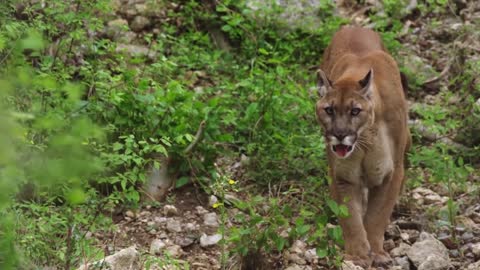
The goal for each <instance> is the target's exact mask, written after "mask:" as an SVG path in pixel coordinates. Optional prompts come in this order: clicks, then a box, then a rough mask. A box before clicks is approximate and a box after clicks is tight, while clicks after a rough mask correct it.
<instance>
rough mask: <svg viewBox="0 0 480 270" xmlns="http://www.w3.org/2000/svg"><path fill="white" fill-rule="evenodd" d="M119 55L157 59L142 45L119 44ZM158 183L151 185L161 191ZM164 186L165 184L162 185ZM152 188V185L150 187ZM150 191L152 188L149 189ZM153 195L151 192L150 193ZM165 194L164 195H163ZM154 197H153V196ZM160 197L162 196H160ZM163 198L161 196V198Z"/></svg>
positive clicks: (152, 52) (154, 54)
mask: <svg viewBox="0 0 480 270" xmlns="http://www.w3.org/2000/svg"><path fill="white" fill-rule="evenodd" d="M115 51H116V52H117V53H126V54H127V55H130V56H132V57H141V56H146V57H148V58H150V59H154V58H155V57H156V53H155V52H154V51H151V50H149V49H148V48H147V47H145V46H141V45H133V44H123V43H120V44H117V48H116V49H115ZM157 182H158V181H156V182H155V181H151V183H150V184H151V185H154V186H155V187H156V188H157V189H160V184H158V183H157ZM162 185H163V184H162ZM148 187H150V185H148ZM149 190H150V188H149ZM148 193H149V194H151V192H150V191H149V192H148ZM162 194H163V193H162ZM152 196H153V195H152ZM159 196H160V195H159ZM157 197H158V196H156V195H155V197H154V198H157ZM160 197H161V196H160Z"/></svg>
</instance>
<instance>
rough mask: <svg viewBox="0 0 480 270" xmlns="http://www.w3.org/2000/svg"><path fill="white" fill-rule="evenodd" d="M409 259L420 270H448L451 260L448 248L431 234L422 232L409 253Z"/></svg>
mask: <svg viewBox="0 0 480 270" xmlns="http://www.w3.org/2000/svg"><path fill="white" fill-rule="evenodd" d="M407 256H408V258H409V259H410V260H411V261H412V262H413V264H414V265H415V266H416V267H417V268H418V269H419V270H440V269H448V267H449V266H450V258H449V255H448V250H447V248H446V247H445V246H444V245H443V243H442V242H440V241H439V240H437V239H435V237H433V236H432V235H431V234H428V233H426V232H422V233H421V234H420V237H419V239H418V241H417V242H415V244H413V245H412V247H411V248H410V249H409V250H408V251H407Z"/></svg>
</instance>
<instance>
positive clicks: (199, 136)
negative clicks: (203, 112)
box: [183, 120, 206, 155]
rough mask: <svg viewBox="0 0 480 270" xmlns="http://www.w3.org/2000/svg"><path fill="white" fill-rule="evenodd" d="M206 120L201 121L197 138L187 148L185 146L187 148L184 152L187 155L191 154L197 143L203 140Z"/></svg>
mask: <svg viewBox="0 0 480 270" xmlns="http://www.w3.org/2000/svg"><path fill="white" fill-rule="evenodd" d="M205 124H206V122H205V120H203V121H202V122H200V125H199V126H198V130H197V134H195V138H194V139H193V141H192V142H191V143H190V144H189V145H188V146H187V148H185V150H183V154H185V155H188V154H190V153H191V152H192V151H193V149H194V148H195V147H196V146H197V144H198V143H199V142H200V141H201V140H202V138H203V131H204V129H205Z"/></svg>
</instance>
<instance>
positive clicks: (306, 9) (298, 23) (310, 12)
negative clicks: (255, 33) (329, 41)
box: [246, 0, 323, 31]
mask: <svg viewBox="0 0 480 270" xmlns="http://www.w3.org/2000/svg"><path fill="white" fill-rule="evenodd" d="M322 5H323V2H322V1H320V0H296V1H292V0H290V1H288V0H287V1H286V0H275V1H261V0H248V1H246V6H247V8H249V9H250V10H251V11H250V12H248V14H249V15H250V16H252V17H253V18H254V19H256V20H257V21H258V22H259V23H262V22H264V21H265V18H266V17H267V18H269V21H273V22H276V23H277V24H278V25H279V26H283V27H285V28H286V29H296V28H300V29H303V30H305V31H315V25H319V24H320V23H321V19H320V17H319V16H318V12H320V11H321V9H322ZM277 8H280V10H281V12H280V13H278V12H276V9H277Z"/></svg>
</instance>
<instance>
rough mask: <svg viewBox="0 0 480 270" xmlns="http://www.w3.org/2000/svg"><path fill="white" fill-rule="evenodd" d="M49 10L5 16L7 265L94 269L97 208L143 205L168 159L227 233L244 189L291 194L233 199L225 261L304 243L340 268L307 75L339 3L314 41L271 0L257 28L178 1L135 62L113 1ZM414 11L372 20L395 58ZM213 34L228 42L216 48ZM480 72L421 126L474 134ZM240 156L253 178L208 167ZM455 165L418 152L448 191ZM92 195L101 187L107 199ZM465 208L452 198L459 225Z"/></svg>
mask: <svg viewBox="0 0 480 270" xmlns="http://www.w3.org/2000/svg"><path fill="white" fill-rule="evenodd" d="M21 2H22V3H21ZM47 2H48V4H45V5H44V3H45V1H32V3H33V4H28V3H26V2H23V1H14V0H9V1H6V2H5V3H3V4H1V5H0V74H1V79H0V89H1V91H0V100H1V102H0V122H1V123H2V125H0V148H1V149H2V151H1V152H0V188H2V192H1V193H0V214H2V215H3V217H4V218H2V219H1V220H0V268H1V269H19V268H25V269H31V268H35V267H40V266H46V265H48V266H57V267H61V268H64V269H69V268H73V267H75V266H77V265H78V264H79V260H81V259H88V261H94V260H95V259H98V258H101V257H102V256H103V255H104V254H103V253H102V252H101V251H100V250H98V249H97V248H95V246H96V245H97V244H98V243H96V242H95V240H94V239H93V238H89V237H87V236H88V235H89V234H92V233H93V234H95V233H96V232H101V231H103V230H108V229H110V228H111V220H109V219H108V218H106V216H104V215H103V213H104V211H106V212H108V211H112V209H113V208H114V207H115V206H117V205H119V204H122V205H127V206H131V207H137V206H138V203H139V201H140V192H139V186H141V185H143V184H144V183H145V181H147V172H148V170H149V169H150V168H155V169H160V166H161V162H160V161H161V160H162V159H165V158H168V159H169V160H171V164H172V165H171V167H170V168H169V169H170V170H172V172H173V173H175V174H176V175H178V176H179V179H178V181H177V182H176V185H177V187H180V186H183V185H186V184H188V183H189V181H190V180H192V179H193V180H195V181H196V182H197V183H199V184H200V185H201V186H202V187H203V188H204V190H205V191H206V192H208V193H213V194H215V195H217V196H218V197H219V198H220V199H221V202H220V203H219V204H218V205H217V207H218V208H219V211H220V213H221V217H222V221H223V223H224V224H225V223H226V214H227V207H229V204H228V201H227V200H226V192H227V191H231V190H234V191H239V190H240V187H239V186H238V185H237V183H240V182H242V183H245V182H254V183H255V186H256V187H258V189H259V190H256V191H255V193H259V192H260V193H261V192H263V189H262V188H263V187H267V186H272V185H278V184H279V183H290V184H289V187H288V188H283V189H281V192H280V193H278V194H275V195H274V196H273V195H271V196H268V198H265V197H261V196H255V195H252V196H250V195H249V196H248V198H249V199H250V200H245V201H242V200H238V201H234V202H231V204H232V205H233V206H235V207H237V208H239V209H240V210H241V211H240V213H239V215H238V216H237V217H236V220H237V223H236V224H235V225H236V226H235V227H234V228H232V229H231V230H228V229H227V228H226V227H225V226H223V227H222V231H221V232H222V234H223V236H225V237H224V239H226V241H224V242H223V243H222V245H223V246H222V247H223V248H222V249H223V256H222V262H223V263H224V264H225V262H226V260H227V258H226V256H227V255H228V252H227V251H226V250H227V246H229V245H230V244H232V246H233V250H232V252H237V253H239V254H241V255H245V254H246V252H248V251H249V250H257V251H261V252H281V251H282V250H285V249H286V248H287V247H289V246H290V245H291V244H292V243H293V242H294V241H295V240H296V239H299V238H303V239H307V241H308V243H309V244H312V245H314V246H316V247H317V253H318V255H319V256H320V257H322V258H323V257H327V258H328V260H329V262H330V263H331V265H332V266H334V265H338V262H339V260H340V256H339V254H338V251H337V249H336V244H339V243H340V244H341V243H342V239H341V230H340V228H339V227H338V226H333V225H330V222H331V220H332V219H333V218H334V217H343V216H346V215H347V214H348V213H347V211H346V210H347V209H346V208H345V206H341V205H337V204H336V203H335V202H334V201H332V200H330V199H328V195H327V194H326V188H325V186H326V182H327V181H326V180H325V179H326V178H327V176H326V174H327V173H326V172H327V164H326V160H325V157H324V152H323V148H324V147H325V143H324V141H323V137H322V136H321V133H320V132H319V129H318V125H317V124H316V119H315V114H314V102H315V100H316V96H315V95H314V94H312V93H311V91H310V88H311V87H312V86H313V84H314V83H313V82H314V78H313V72H311V67H314V66H316V65H318V62H319V61H320V58H321V54H322V52H323V49H324V48H325V46H326V45H327V44H328V42H329V40H330V38H331V36H332V34H333V33H334V32H335V31H336V30H337V29H338V28H339V26H340V25H342V24H344V23H346V22H347V21H346V20H345V19H341V18H338V17H336V16H335V15H334V14H335V12H334V5H333V3H332V2H331V1H322V3H323V8H322V9H321V10H320V11H319V14H318V15H319V16H318V17H319V20H320V22H319V25H318V26H317V27H316V28H315V29H313V30H312V29H309V30H306V29H292V28H290V27H289V26H286V25H281V24H280V23H279V21H278V20H277V17H278V14H279V13H281V12H283V11H284V10H282V8H281V7H279V6H277V5H275V4H274V3H273V2H274V1H272V2H270V4H271V5H272V9H271V11H269V12H270V13H267V14H266V15H265V16H261V17H258V16H257V17H256V16H254V14H252V12H253V11H252V10H251V9H249V8H247V7H246V3H245V1H220V2H221V3H218V2H219V1H216V2H217V3H218V4H217V5H216V9H215V10H211V9H210V8H209V7H208V5H205V4H202V3H199V1H193V0H187V1H181V8H179V9H171V10H170V9H168V10H167V11H168V12H166V16H167V17H168V18H167V19H166V20H163V21H161V22H158V28H159V29H162V30H161V31H160V32H159V33H154V32H152V33H151V34H145V35H144V36H143V39H142V40H136V41H135V42H136V44H137V45H140V46H144V48H147V52H146V53H140V54H138V55H132V54H130V53H128V52H122V51H120V50H119V47H120V45H122V44H120V41H114V40H111V39H109V38H106V37H105V33H104V30H105V25H106V24H107V20H109V19H110V18H111V15H112V10H111V6H112V5H111V2H110V1H109V0H100V1H60V0H54V1H47ZM155 3H156V4H158V7H157V8H166V7H164V5H163V4H164V3H163V2H162V1H155ZM406 4H408V3H406V2H404V1H384V6H385V13H384V14H383V15H382V14H378V15H377V16H372V19H373V20H374V21H375V23H376V24H375V25H376V26H375V27H376V28H377V30H380V31H381V32H382V37H383V39H384V41H385V44H386V46H387V48H388V49H389V50H391V51H392V52H394V53H395V52H396V51H397V50H398V49H399V48H400V43H399V42H398V41H397V39H396V38H397V35H398V33H399V32H400V31H401V29H402V23H401V21H400V20H401V19H402V16H403V15H404V14H402V13H401V10H404V8H403V7H404V6H405V5H406ZM444 6H445V2H444V1H438V0H437V1H427V3H426V4H421V5H420V8H421V11H422V12H425V13H426V12H436V10H437V8H435V7H444ZM166 9H167V8H166ZM212 29H214V30H218V33H217V34H219V36H221V39H223V41H224V42H225V43H226V44H227V45H226V46H224V47H222V46H218V44H217V43H216V42H215V40H214V39H213V40H212V38H211V36H213V34H212ZM127 30H128V26H124V27H122V31H127ZM120 34H122V33H120ZM478 70H479V67H478V64H476V63H470V64H469V65H468V72H465V73H464V74H463V75H462V77H459V78H456V81H455V82H454V83H455V84H456V85H459V84H461V86H459V88H462V89H465V93H467V90H466V89H469V91H470V90H471V91H472V93H473V94H472V95H470V96H469V95H465V96H466V98H465V99H468V100H467V101H466V103H467V104H469V106H468V107H467V108H462V109H461V110H460V109H459V110H456V111H452V110H447V109H446V108H445V106H441V105H434V106H426V107H422V108H415V109H414V111H415V113H416V114H418V115H419V116H420V117H421V118H422V119H423V121H424V123H425V125H427V126H428V127H429V128H431V129H432V130H434V131H435V132H437V133H439V134H441V135H442V136H443V135H450V134H452V133H453V131H455V130H456V129H458V128H460V127H462V122H461V121H459V120H458V119H459V118H460V117H459V116H462V115H463V116H466V117H465V119H466V120H465V121H466V123H470V125H472V126H473V125H474V123H477V122H476V121H478V118H479V115H480V108H479V106H476V105H474V103H475V98H477V99H478V97H479V96H480V94H479V91H480V90H479V89H478V87H476V88H474V89H473V90H472V89H471V88H469V87H470V85H471V84H469V83H468V82H472V80H473V79H474V78H475V76H474V74H476V73H478ZM444 98H445V100H448V99H449V98H450V96H449V95H447V94H445V96H444ZM198 132H200V133H201V134H200V136H201V138H200V137H198V136H199V135H198ZM472 143H475V141H474V142H472ZM192 144H195V147H193V148H192V149H193V150H192V151H186V149H188V148H189V147H190V146H192ZM240 154H244V155H245V156H247V158H248V162H246V171H247V173H246V175H243V176H242V177H243V178H242V179H236V180H235V181H233V180H231V179H229V178H228V177H226V176H225V173H223V172H222V169H221V168H219V167H218V166H215V162H216V161H218V160H219V158H222V157H229V158H232V159H237V158H238V156H240ZM456 154H457V153H454V152H452V150H451V149H450V148H449V147H447V146H445V145H442V144H434V145H432V146H431V147H417V148H416V151H413V152H412V154H411V162H412V164H413V166H414V167H416V168H422V169H425V170H427V171H429V172H430V173H431V175H432V181H435V182H441V183H446V184H447V185H448V187H449V190H451V191H452V192H453V193H452V194H454V193H455V192H456V190H457V186H458V185H461V183H456V182H455V183H453V181H452V179H455V178H457V177H459V178H462V179H464V178H465V177H466V175H467V174H468V173H470V172H471V170H472V169H471V168H470V166H469V165H467V164H464V159H465V160H466V159H467V158H472V154H465V155H462V156H457V155H456ZM439 156H441V157H444V158H445V159H443V160H442V159H439V158H438V157H439ZM465 163H468V162H465ZM232 181H233V182H232ZM99 187H107V188H106V189H107V190H108V192H106V194H101V195H100V194H99V193H100V192H99V190H102V191H104V190H103V189H99ZM249 192H250V190H249ZM456 209H457V206H456V205H455V203H454V202H453V201H452V202H450V203H449V207H448V214H449V219H450V220H451V219H452V217H453V216H454V215H455V211H456ZM283 236H284V237H283ZM165 264H169V265H171V264H174V265H175V266H177V267H179V268H182V267H183V268H187V267H189V266H188V265H183V264H182V263H181V262H178V261H176V260H173V259H171V258H168V256H167V257H166V258H164V259H158V258H150V257H149V258H147V261H146V263H145V267H146V268H150V267H153V265H156V266H162V265H165Z"/></svg>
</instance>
